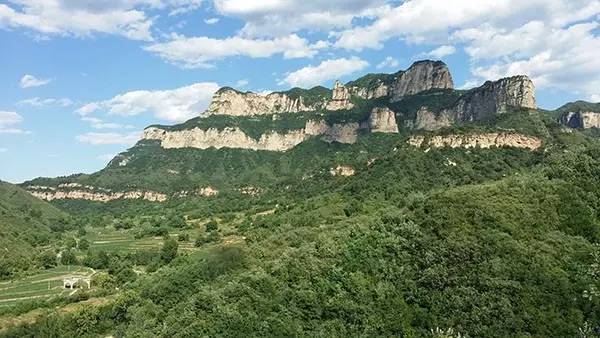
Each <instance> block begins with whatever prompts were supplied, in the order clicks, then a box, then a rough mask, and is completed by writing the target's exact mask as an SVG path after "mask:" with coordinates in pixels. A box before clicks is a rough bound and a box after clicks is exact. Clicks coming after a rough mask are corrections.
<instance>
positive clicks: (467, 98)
mask: <svg viewBox="0 0 600 338" xmlns="http://www.w3.org/2000/svg"><path fill="white" fill-rule="evenodd" d="M509 107H518V108H530V109H535V108H536V103H535V88H534V86H533V82H532V81H531V80H530V79H529V78H528V77H527V76H524V75H519V76H513V77H508V78H503V79H500V80H498V81H493V82H492V81H487V82H486V83H485V84H483V85H482V86H481V87H478V88H474V89H471V90H470V91H468V92H467V93H465V94H464V95H462V96H461V97H460V98H459V99H458V100H457V102H455V103H454V104H453V105H452V106H451V107H447V108H445V109H442V110H441V111H439V112H432V111H431V110H430V109H429V108H428V107H426V106H423V107H421V108H420V109H419V110H418V111H417V113H416V117H415V120H414V123H412V125H413V127H414V128H415V129H422V130H437V129H441V128H446V127H450V126H452V125H453V124H454V123H455V122H472V121H479V120H482V119H485V118H487V117H490V116H493V115H495V114H502V113H505V112H506V110H507V109H508V108H509Z"/></svg>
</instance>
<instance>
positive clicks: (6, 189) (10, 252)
mask: <svg viewBox="0 0 600 338" xmlns="http://www.w3.org/2000/svg"><path fill="white" fill-rule="evenodd" d="M67 218H68V215H67V214H66V213H64V212H63V211H60V210H59V209H57V208H56V207H54V206H52V205H50V204H49V203H46V202H44V201H41V200H39V199H37V198H35V197H33V196H31V195H30V194H29V193H28V192H26V191H25V190H23V189H21V188H20V187H18V186H16V185H13V184H9V183H6V182H1V181H0V249H1V252H2V253H1V254H0V276H1V277H6V276H9V275H11V274H13V273H14V272H16V271H20V270H26V269H28V268H30V267H32V265H33V264H32V258H33V257H34V256H35V254H36V253H38V252H39V251H40V250H42V249H43V247H44V246H45V245H47V244H49V243H50V242H51V240H52V239H53V237H55V232H56V231H60V230H61V229H62V228H63V227H64V226H65V224H66V222H67Z"/></svg>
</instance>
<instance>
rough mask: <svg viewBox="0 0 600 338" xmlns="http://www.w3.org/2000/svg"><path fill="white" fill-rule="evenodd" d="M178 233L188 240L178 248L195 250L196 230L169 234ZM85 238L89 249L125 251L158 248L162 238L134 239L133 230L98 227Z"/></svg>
mask: <svg viewBox="0 0 600 338" xmlns="http://www.w3.org/2000/svg"><path fill="white" fill-rule="evenodd" d="M179 233H187V234H189V236H190V241H186V242H179V249H180V250H195V249H196V248H195V247H194V242H193V241H194V239H195V238H196V237H197V236H198V233H199V232H198V230H195V229H192V230H184V231H180V232H178V233H172V234H171V236H172V237H175V238H177V235H179ZM87 239H88V240H89V242H90V249H91V250H104V251H106V252H127V251H138V250H153V249H160V248H161V246H162V245H163V242H164V239H163V238H162V237H146V238H140V239H136V238H135V237H134V233H133V231H130V230H112V229H100V230H94V231H93V232H91V231H90V232H89V233H88V236H87Z"/></svg>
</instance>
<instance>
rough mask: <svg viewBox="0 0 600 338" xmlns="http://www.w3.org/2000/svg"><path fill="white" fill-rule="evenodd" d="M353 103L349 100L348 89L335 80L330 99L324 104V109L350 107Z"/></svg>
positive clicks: (352, 106)
mask: <svg viewBox="0 0 600 338" xmlns="http://www.w3.org/2000/svg"><path fill="white" fill-rule="evenodd" d="M352 108H354V104H352V102H350V91H349V90H348V88H346V87H345V86H344V85H342V84H341V83H340V81H335V84H334V86H333V93H332V96H331V100H330V101H329V102H327V105H326V106H325V109H326V110H333V111H335V110H343V109H352Z"/></svg>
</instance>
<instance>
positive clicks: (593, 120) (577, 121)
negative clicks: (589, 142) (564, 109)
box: [560, 112, 600, 129]
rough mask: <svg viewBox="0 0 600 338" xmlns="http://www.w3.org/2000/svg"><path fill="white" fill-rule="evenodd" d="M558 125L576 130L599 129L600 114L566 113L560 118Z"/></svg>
mask: <svg viewBox="0 0 600 338" xmlns="http://www.w3.org/2000/svg"><path fill="white" fill-rule="evenodd" d="M560 123H562V124H564V125H566V126H567V127H570V128H577V129H589V128H600V113H597V112H568V113H564V114H563V115H562V116H561V117H560Z"/></svg>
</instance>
